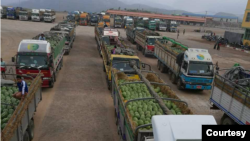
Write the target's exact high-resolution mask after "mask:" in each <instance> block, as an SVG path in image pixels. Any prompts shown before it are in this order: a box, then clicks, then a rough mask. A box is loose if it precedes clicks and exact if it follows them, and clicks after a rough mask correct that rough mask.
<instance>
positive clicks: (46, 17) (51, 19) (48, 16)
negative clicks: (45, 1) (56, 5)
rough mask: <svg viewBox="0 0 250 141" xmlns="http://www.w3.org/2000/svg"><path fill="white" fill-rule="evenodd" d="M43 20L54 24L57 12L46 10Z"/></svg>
mask: <svg viewBox="0 0 250 141" xmlns="http://www.w3.org/2000/svg"><path fill="white" fill-rule="evenodd" d="M43 20H44V22H54V21H55V20H56V12H55V11H54V10H52V9H45V12H44V14H43Z"/></svg>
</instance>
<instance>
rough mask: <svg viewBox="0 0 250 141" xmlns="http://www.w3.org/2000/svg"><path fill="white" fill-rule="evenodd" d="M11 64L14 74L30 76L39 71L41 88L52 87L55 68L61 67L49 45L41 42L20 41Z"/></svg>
mask: <svg viewBox="0 0 250 141" xmlns="http://www.w3.org/2000/svg"><path fill="white" fill-rule="evenodd" d="M61 60H62V58H61ZM12 62H15V63H16V74H30V75H32V74H38V72H39V70H41V72H42V74H43V76H42V79H43V84H42V87H53V86H54V82H55V81H56V77H55V74H56V70H57V69H56V68H61V67H62V61H55V59H54V56H53V53H52V51H51V45H50V43H49V42H47V41H43V40H22V41H21V42H20V44H19V47H18V52H17V54H16V56H15V57H13V58H12Z"/></svg>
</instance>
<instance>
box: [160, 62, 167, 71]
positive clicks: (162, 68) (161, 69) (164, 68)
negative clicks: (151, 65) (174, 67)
mask: <svg viewBox="0 0 250 141" xmlns="http://www.w3.org/2000/svg"><path fill="white" fill-rule="evenodd" d="M165 70H166V67H165V65H164V64H163V63H162V64H161V66H160V71H161V73H165V72H166V71H165Z"/></svg>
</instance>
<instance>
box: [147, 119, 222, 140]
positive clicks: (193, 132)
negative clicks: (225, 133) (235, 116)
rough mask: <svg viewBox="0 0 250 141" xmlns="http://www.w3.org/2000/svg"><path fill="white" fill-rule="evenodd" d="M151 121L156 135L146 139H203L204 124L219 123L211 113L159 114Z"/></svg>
mask: <svg viewBox="0 0 250 141" xmlns="http://www.w3.org/2000/svg"><path fill="white" fill-rule="evenodd" d="M151 121H152V127H153V134H154V137H146V138H145V141H194V140H195V141H201V140H202V136H201V135H202V125H217V123H216V121H215V119H214V117H213V116H210V115H158V116H153V117H152V120H151Z"/></svg>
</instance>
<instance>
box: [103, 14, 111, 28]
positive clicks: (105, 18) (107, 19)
mask: <svg viewBox="0 0 250 141" xmlns="http://www.w3.org/2000/svg"><path fill="white" fill-rule="evenodd" d="M102 20H103V22H104V23H106V25H107V26H110V15H103V16H102Z"/></svg>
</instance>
